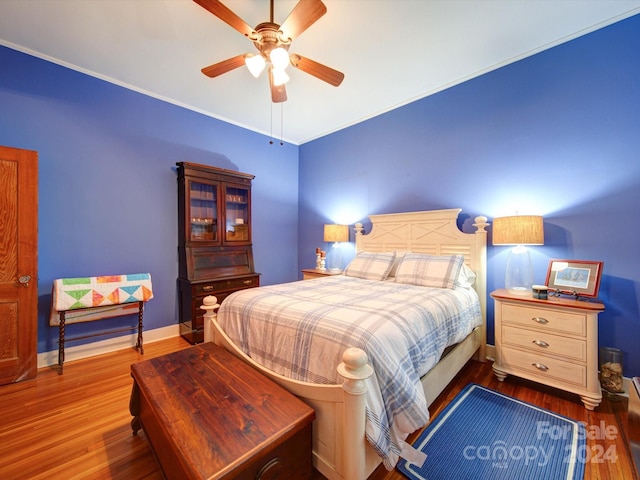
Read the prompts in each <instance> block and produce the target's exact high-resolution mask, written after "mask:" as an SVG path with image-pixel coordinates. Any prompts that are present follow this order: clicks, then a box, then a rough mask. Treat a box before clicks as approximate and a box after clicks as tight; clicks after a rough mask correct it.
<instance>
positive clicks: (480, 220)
mask: <svg viewBox="0 0 640 480" xmlns="http://www.w3.org/2000/svg"><path fill="white" fill-rule="evenodd" d="M474 220H475V222H476V223H474V224H473V226H474V227H476V231H477V232H486V230H485V228H487V227H488V226H489V222H487V220H488V219H487V217H485V216H484V215H478V216H477V217H476V218H475V219H474Z"/></svg>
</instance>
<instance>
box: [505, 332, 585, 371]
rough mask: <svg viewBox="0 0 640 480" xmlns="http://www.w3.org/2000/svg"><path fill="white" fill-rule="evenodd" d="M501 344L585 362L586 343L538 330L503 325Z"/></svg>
mask: <svg viewBox="0 0 640 480" xmlns="http://www.w3.org/2000/svg"><path fill="white" fill-rule="evenodd" d="M502 343H503V344H505V345H512V346H514V347H520V348H524V349H526V350H530V351H531V352H532V353H536V354H539V353H541V354H548V355H560V356H563V357H567V358H570V359H573V360H577V361H580V362H586V361H587V341H586V340H578V339H575V338H569V337H562V336H559V335H553V334H551V333H548V332H545V331H544V329H543V328H540V329H539V330H529V329H526V328H521V327H516V326H511V325H504V326H503V327H502Z"/></svg>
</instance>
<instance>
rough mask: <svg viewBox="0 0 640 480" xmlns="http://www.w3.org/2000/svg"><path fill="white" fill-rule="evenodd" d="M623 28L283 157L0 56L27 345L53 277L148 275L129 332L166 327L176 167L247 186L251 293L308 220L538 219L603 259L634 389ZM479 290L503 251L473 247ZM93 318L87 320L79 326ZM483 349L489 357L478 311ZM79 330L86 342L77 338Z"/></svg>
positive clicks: (309, 237)
mask: <svg viewBox="0 0 640 480" xmlns="http://www.w3.org/2000/svg"><path fill="white" fill-rule="evenodd" d="M638 51H640V16H635V17H632V18H630V19H627V20H624V21H622V22H619V23H617V24H615V25H612V26H610V27H607V28H605V29H602V30H599V31H597V32H594V33H592V34H590V35H587V36H585V37H581V38H579V39H576V40H574V41H572V42H569V43H566V44H563V45H561V46H558V47H555V48H553V49H551V50H548V51H545V52H543V53H540V54H538V55H535V56H533V57H530V58H527V59H525V60H522V61H519V62H517V63H514V64H512V65H509V66H507V67H504V68H501V69H499V70H496V71H494V72H491V73H488V74H486V75H483V76H481V77H478V78H476V79H474V80H471V81H468V82H465V83H463V84H460V85H458V86H455V87H453V88H450V89H448V90H445V91H443V92H440V93H438V94H436V95H432V96H430V97H428V98H425V99H422V100H420V101H417V102H414V103H412V104H409V105H407V106H404V107H402V108H399V109H396V110H394V111H391V112H389V113H386V114H384V115H380V116H378V117H376V118H373V119H371V120H368V121H366V122H363V123H360V124H358V125H355V126H353V127H350V128H347V129H344V130H342V131H339V132H336V133H334V134H331V135H329V136H326V137H323V138H320V139H318V140H316V141H313V142H309V143H307V144H304V145H302V146H300V147H296V146H293V145H288V144H285V146H284V147H280V146H279V145H269V144H268V140H269V139H268V138H266V137H264V136H263V135H259V134H257V133H254V132H250V131H248V130H245V129H242V128H239V127H236V126H232V125H229V124H226V123H224V122H221V121H218V120H215V119H212V118H209V117H206V116H203V115H201V114H198V113H194V112H191V111H188V110H185V109H182V108H179V107H176V106H174V105H170V104H167V103H164V102H162V101H159V100H156V99H153V98H150V97H147V96H144V95H141V94H139V93H135V92H132V91H130V90H127V89H125V88H121V87H118V86H114V85H112V84H109V83H106V82H103V81H101V80H97V79H95V78H92V77H89V76H86V75H83V74H80V73H77V72H74V71H71V70H69V69H66V68H63V67H60V66H57V65H54V64H51V63H49V62H46V61H42V60H39V59H36V58H34V57H31V56H29V55H25V54H22V53H19V52H16V51H14V50H11V49H8V48H4V47H0V72H2V74H1V75H0V109H1V112H2V114H1V115H0V144H2V145H7V146H12V147H17V148H25V149H32V150H36V151H38V152H39V166H40V174H39V202H40V207H39V282H38V289H39V296H40V305H39V310H40V311H39V329H38V330H39V331H38V337H39V345H38V351H40V352H43V351H49V350H55V349H56V348H57V347H56V335H57V331H56V330H55V329H52V328H50V327H49V326H48V323H47V317H48V313H49V308H50V300H51V298H50V296H51V293H50V291H51V283H52V281H53V279H54V278H59V277H66V276H80V275H99V274H110V273H125V272H127V273H128V272H137V271H149V272H151V274H152V276H153V282H154V292H155V298H154V299H153V300H152V301H151V302H150V303H149V304H148V305H147V309H146V311H145V325H146V328H148V329H152V328H160V327H163V326H167V325H172V324H175V323H176V321H177V313H176V310H177V301H176V288H175V280H176V277H177V271H178V266H177V249H176V244H177V220H176V215H177V212H176V175H175V170H174V168H175V163H176V162H177V161H183V160H184V161H190V162H196V163H203V164H209V165H214V166H219V167H223V168H229V169H232V170H239V171H243V172H247V173H252V174H254V175H256V179H255V181H254V190H253V200H254V203H253V219H254V224H253V227H254V256H255V260H256V269H257V271H259V272H261V273H262V283H263V284H273V283H280V282H285V281H290V280H294V279H297V278H299V268H304V267H311V266H313V264H314V259H315V256H314V252H315V248H316V247H317V246H322V244H321V242H320V240H321V239H322V224H324V223H327V222H340V223H348V224H353V223H354V222H356V221H363V220H364V221H365V222H366V216H367V215H369V214H372V213H388V212H399V211H415V210H425V209H434V208H453V207H460V208H462V209H463V215H464V218H465V220H467V221H465V224H464V226H463V228H464V230H465V231H470V230H471V228H470V223H472V222H471V221H470V219H472V218H473V217H474V216H476V215H478V214H483V215H487V216H489V217H490V218H492V217H495V216H502V215H508V214H513V213H514V211H516V210H517V211H518V212H519V213H523V214H525V213H531V214H541V215H544V218H545V245H544V246H541V247H535V249H534V251H533V253H534V262H535V268H536V278H535V280H536V282H537V283H543V282H544V280H545V274H546V270H547V265H548V261H549V259H550V258H569V259H582V260H591V259H593V260H603V261H604V262H605V266H604V276H603V280H602V286H601V291H600V297H601V299H602V300H603V301H604V302H605V303H606V311H605V312H604V313H603V314H602V315H601V316H600V319H601V320H600V327H599V332H600V344H601V345H603V346H604V345H606V346H614V347H618V348H621V349H622V350H624V352H625V355H626V356H625V364H626V365H625V367H626V368H625V375H627V376H631V375H640V352H639V351H638V349H637V348H636V342H637V340H638V338H640V313H639V310H640V308H639V305H638V285H639V283H640V273H639V272H640V260H639V256H638V254H637V253H636V250H635V247H636V245H635V240H636V239H637V238H638V236H639V233H640V224H639V223H638V219H639V218H640V216H639V215H638V208H639V207H640V199H639V197H638V193H637V192H638V187H640V161H638V154H639V152H640V148H639V147H640V135H639V134H638V132H640V108H639V106H640V82H638V78H640V56H639V55H638V54H637V52H638ZM488 257H489V258H488V260H489V262H488V266H489V272H488V275H489V277H488V286H489V289H494V288H499V287H501V286H502V285H503V282H504V280H503V278H504V269H505V264H506V258H507V248H505V247H489V252H488ZM98 323H100V322H97V323H96V324H95V325H97V324H98ZM489 324H490V325H489V327H490V329H489V332H488V341H489V343H493V332H492V326H493V309H492V306H490V310H489ZM83 327H84V328H92V329H93V328H95V326H93V325H89V326H83Z"/></svg>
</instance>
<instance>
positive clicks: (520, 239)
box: [493, 215, 544, 294]
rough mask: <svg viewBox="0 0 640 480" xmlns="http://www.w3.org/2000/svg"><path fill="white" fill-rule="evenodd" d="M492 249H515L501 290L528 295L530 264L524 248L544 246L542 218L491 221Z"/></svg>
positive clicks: (508, 262) (528, 255)
mask: <svg viewBox="0 0 640 480" xmlns="http://www.w3.org/2000/svg"><path fill="white" fill-rule="evenodd" d="M493 245H515V247H514V248H512V249H511V252H510V253H509V259H508V260H507V271H506V273H505V277H504V286H505V288H507V289H509V290H510V291H511V292H513V293H518V294H526V293H529V292H531V286H532V285H533V264H532V263H531V255H530V253H529V249H528V248H526V247H525V245H544V227H543V223H542V217H541V216H538V215H516V216H512V217H498V218H494V219H493Z"/></svg>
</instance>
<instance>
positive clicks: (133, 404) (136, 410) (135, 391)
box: [129, 380, 142, 435]
mask: <svg viewBox="0 0 640 480" xmlns="http://www.w3.org/2000/svg"><path fill="white" fill-rule="evenodd" d="M129 412H130V413H131V415H132V416H133V418H132V419H131V429H132V430H133V434H134V435H137V434H138V430H140V429H141V428H142V423H140V387H138V384H137V383H136V381H135V380H134V381H133V387H132V388H131V398H130V399H129Z"/></svg>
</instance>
